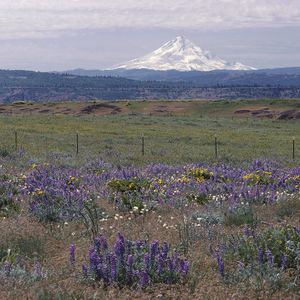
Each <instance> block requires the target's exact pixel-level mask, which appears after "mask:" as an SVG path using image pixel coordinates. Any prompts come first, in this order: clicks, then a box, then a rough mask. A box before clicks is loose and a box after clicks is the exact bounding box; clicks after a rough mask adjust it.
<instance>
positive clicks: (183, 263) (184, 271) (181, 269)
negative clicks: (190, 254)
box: [180, 260, 189, 275]
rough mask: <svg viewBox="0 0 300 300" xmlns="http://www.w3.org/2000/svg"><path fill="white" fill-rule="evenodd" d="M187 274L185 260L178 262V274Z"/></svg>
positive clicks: (187, 263)
mask: <svg viewBox="0 0 300 300" xmlns="http://www.w3.org/2000/svg"><path fill="white" fill-rule="evenodd" d="M188 272H189V262H188V261H187V260H181V261H180V273H182V274H184V275H186V274H187V273H188Z"/></svg>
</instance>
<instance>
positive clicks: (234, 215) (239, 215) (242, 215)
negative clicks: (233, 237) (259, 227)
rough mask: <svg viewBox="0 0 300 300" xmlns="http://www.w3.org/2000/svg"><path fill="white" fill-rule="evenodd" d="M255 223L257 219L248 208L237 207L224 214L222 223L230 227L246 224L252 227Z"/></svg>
mask: <svg viewBox="0 0 300 300" xmlns="http://www.w3.org/2000/svg"><path fill="white" fill-rule="evenodd" d="M257 222H258V220H257V217H256V215H255V213H254V212H253V210H252V208H251V207H250V206H245V205H238V206H236V207H234V208H231V209H229V210H228V211H227V212H226V213H225V214H224V223H225V224H226V225H230V226H232V225H235V226H240V225H244V224H247V225H250V226H251V227H254V226H256V224H257Z"/></svg>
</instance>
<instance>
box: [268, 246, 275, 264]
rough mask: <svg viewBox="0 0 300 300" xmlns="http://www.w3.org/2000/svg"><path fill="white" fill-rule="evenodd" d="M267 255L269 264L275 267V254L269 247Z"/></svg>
mask: <svg viewBox="0 0 300 300" xmlns="http://www.w3.org/2000/svg"><path fill="white" fill-rule="evenodd" d="M266 256H267V258H268V262H269V266H270V267H273V265H274V256H273V254H272V252H271V250H270V249H269V248H268V249H267V250H266Z"/></svg>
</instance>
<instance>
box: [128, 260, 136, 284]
mask: <svg viewBox="0 0 300 300" xmlns="http://www.w3.org/2000/svg"><path fill="white" fill-rule="evenodd" d="M133 263H134V258H133V255H128V257H127V266H128V268H127V282H128V284H131V283H132V276H133Z"/></svg>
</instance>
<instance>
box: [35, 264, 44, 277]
mask: <svg viewBox="0 0 300 300" xmlns="http://www.w3.org/2000/svg"><path fill="white" fill-rule="evenodd" d="M33 275H34V276H35V277H37V278H42V277H43V276H44V274H43V271H42V266H41V264H40V263H39V262H38V261H36V262H35V263H34V266H33Z"/></svg>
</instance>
